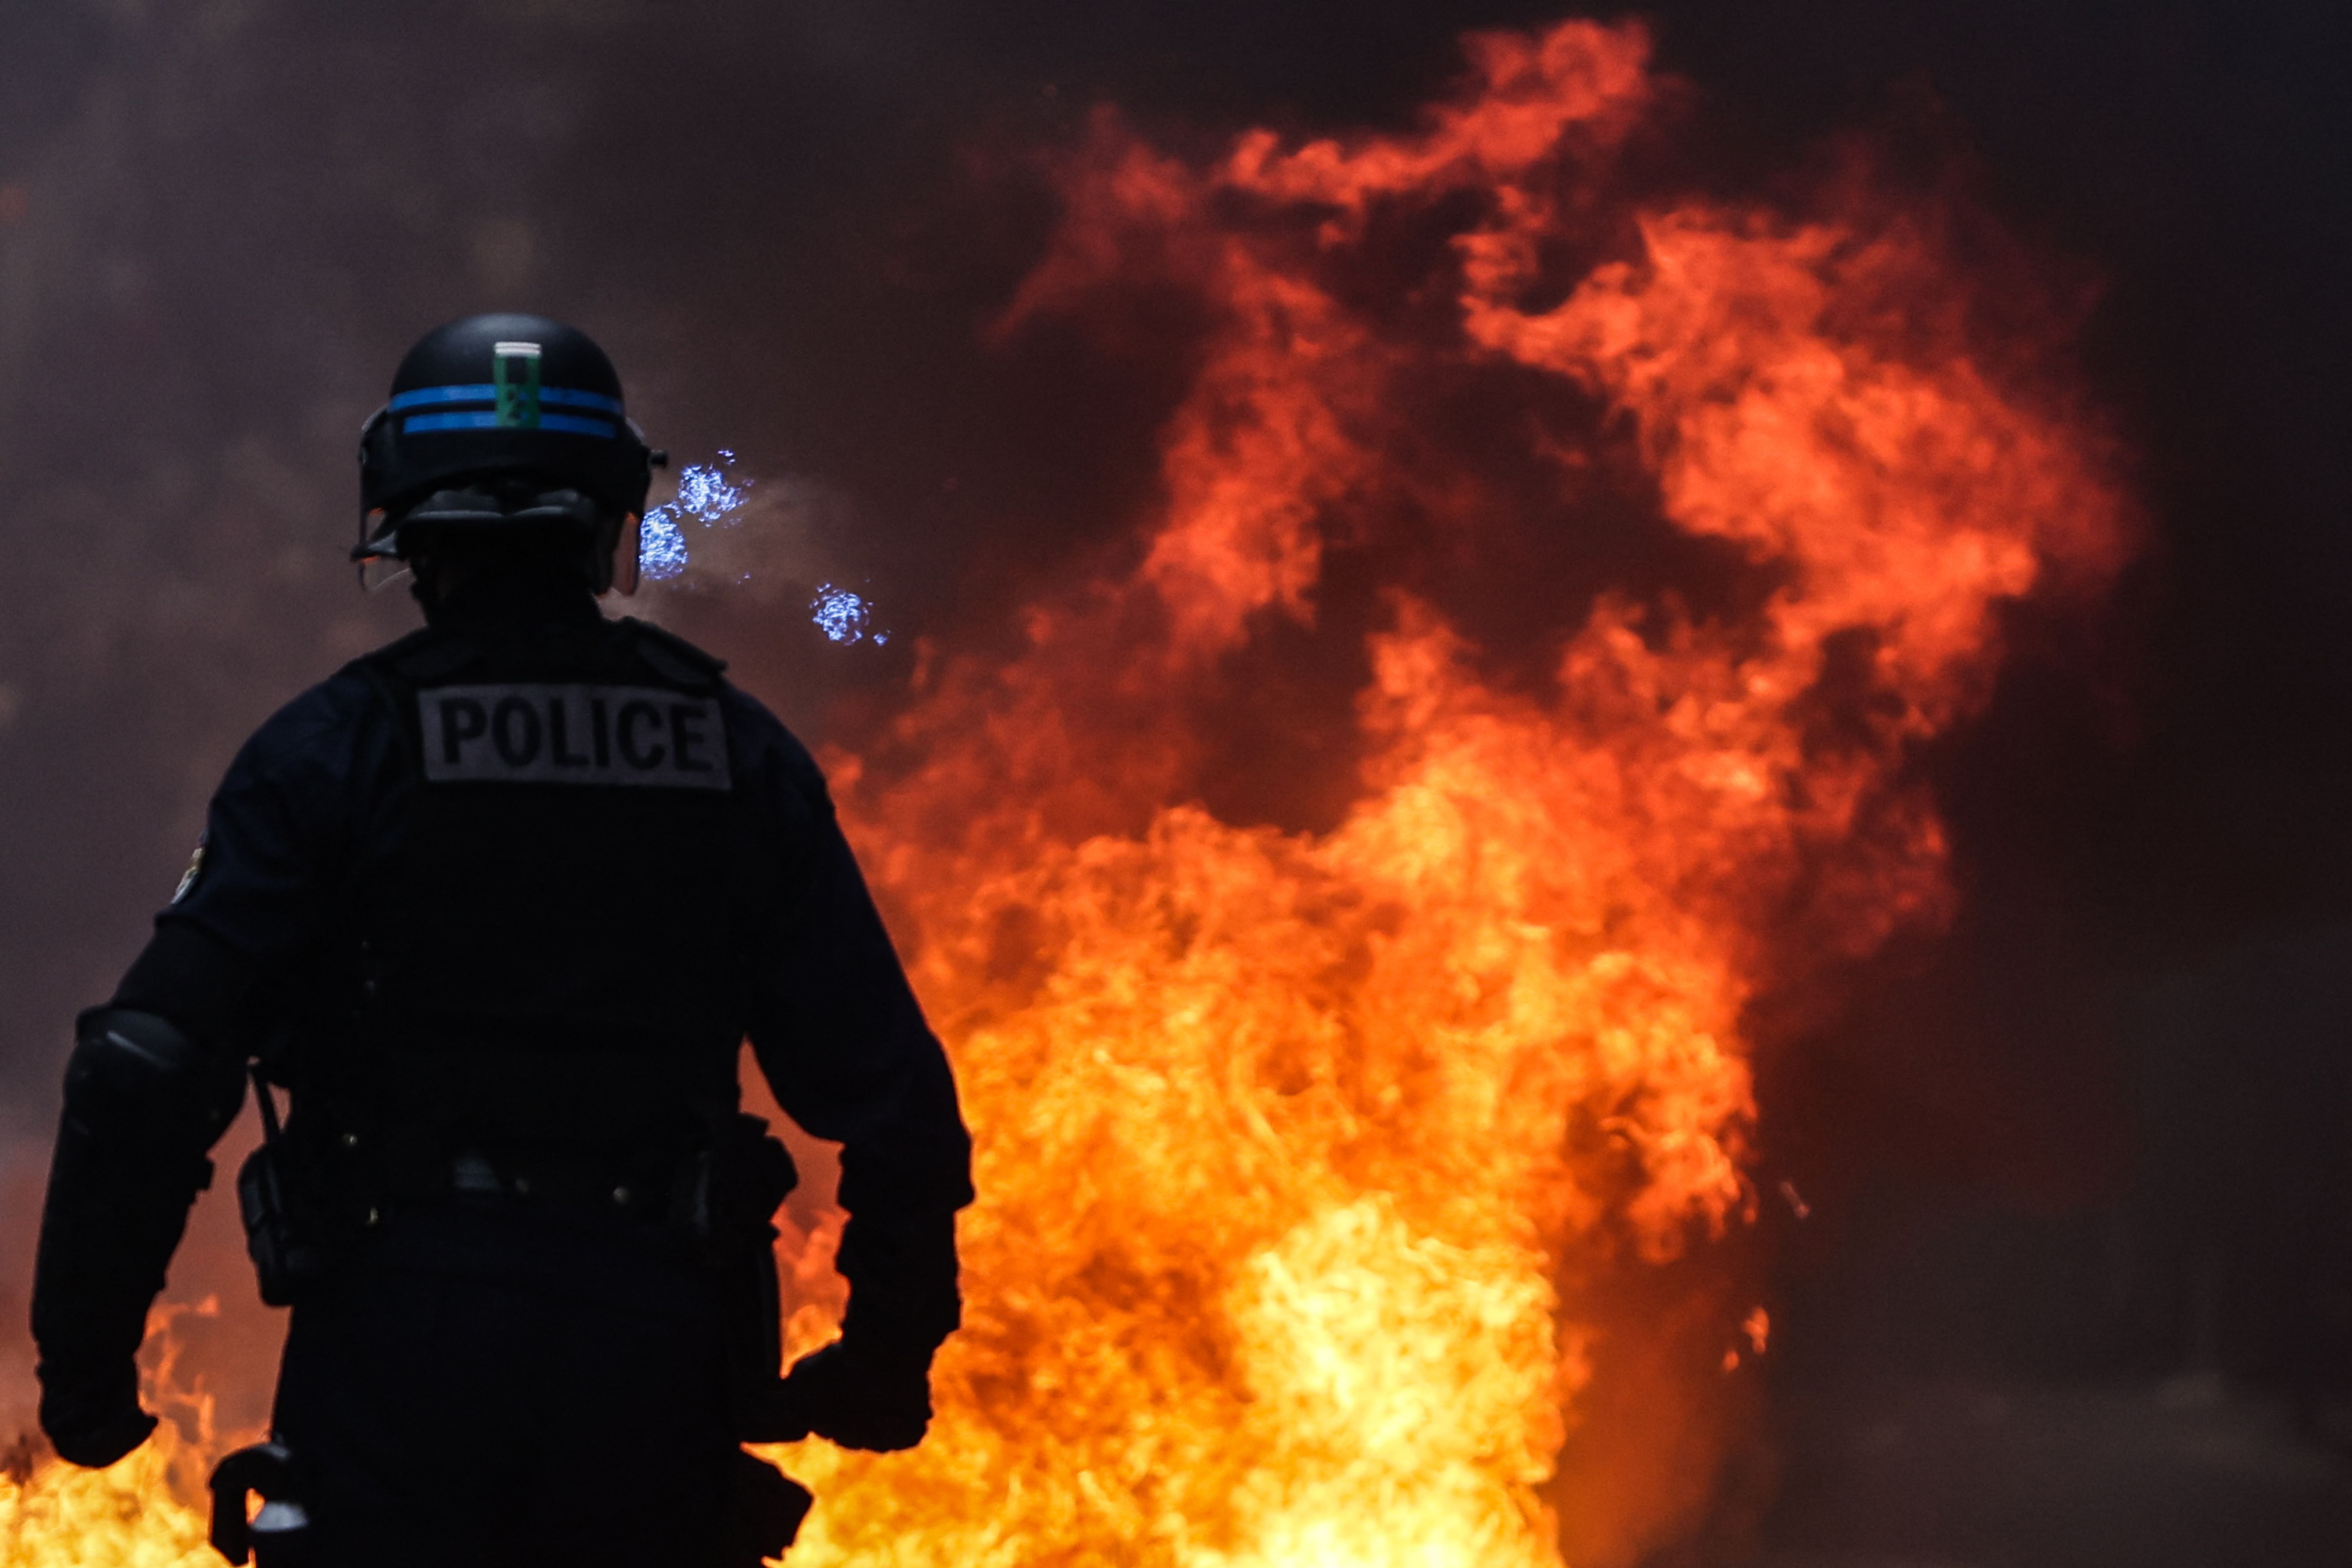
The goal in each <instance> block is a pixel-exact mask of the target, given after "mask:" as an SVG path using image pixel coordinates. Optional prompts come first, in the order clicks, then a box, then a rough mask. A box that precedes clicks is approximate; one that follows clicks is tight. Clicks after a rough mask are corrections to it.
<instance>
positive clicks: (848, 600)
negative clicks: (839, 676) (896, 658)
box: [809, 583, 890, 647]
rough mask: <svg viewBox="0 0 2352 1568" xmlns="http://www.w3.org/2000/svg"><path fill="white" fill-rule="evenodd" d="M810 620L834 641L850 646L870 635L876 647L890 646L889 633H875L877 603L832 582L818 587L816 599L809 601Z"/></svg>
mask: <svg viewBox="0 0 2352 1568" xmlns="http://www.w3.org/2000/svg"><path fill="white" fill-rule="evenodd" d="M809 619H811V620H812V621H814V622H815V623H816V624H817V627H818V629H820V630H821V631H823V632H824V635H825V636H826V637H828V638H829V639H831V640H832V641H834V642H837V643H841V644H844V645H847V644H849V643H854V642H859V641H863V640H864V639H865V638H866V637H868V636H869V635H870V636H871V637H873V639H874V644H875V646H876V647H883V646H885V645H887V643H888V642H889V640H890V634H889V633H888V632H887V631H880V632H877V631H873V630H872V626H873V624H874V601H873V600H871V599H868V598H866V596H865V595H862V594H857V593H855V592H853V591H851V590H850V589H847V588H837V587H835V586H834V585H833V584H830V583H820V584H817V590H816V597H815V598H814V599H811V600H810V601H809Z"/></svg>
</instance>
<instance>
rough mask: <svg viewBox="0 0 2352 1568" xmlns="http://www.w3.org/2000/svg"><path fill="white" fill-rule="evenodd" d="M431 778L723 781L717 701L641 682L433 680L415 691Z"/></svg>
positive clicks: (711, 784) (723, 738)
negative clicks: (489, 683) (511, 683)
mask: <svg viewBox="0 0 2352 1568" xmlns="http://www.w3.org/2000/svg"><path fill="white" fill-rule="evenodd" d="M416 708H417V719H418V720H419V721H420V725H421V728H422V731H423V733H422V735H421V737H420V738H421V739H422V740H423V741H424V742H425V777H426V778H427V779H429V780H431V781H432V782H434V783H435V784H455V783H459V782H471V781H488V782H494V783H499V784H649V785H652V786H655V787H656V788H664V789H727V788H729V787H730V783H729V780H728V776H727V729H726V725H725V723H724V721H722V720H721V719H720V717H719V702H718V700H717V699H715V698H710V697H686V696H681V695H680V694H679V693H677V692H675V691H664V690H661V689H657V688H654V687H646V686H564V685H518V686H440V687H435V688H433V689H430V690H426V691H420V692H418V693H417V695H416Z"/></svg>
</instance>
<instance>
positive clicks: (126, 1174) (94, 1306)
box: [33, 1007, 245, 1381]
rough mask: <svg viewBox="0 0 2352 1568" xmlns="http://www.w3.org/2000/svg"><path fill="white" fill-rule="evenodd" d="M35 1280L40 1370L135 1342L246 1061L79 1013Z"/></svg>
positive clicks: (125, 1017) (127, 1015)
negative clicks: (207, 1153)
mask: <svg viewBox="0 0 2352 1568" xmlns="http://www.w3.org/2000/svg"><path fill="white" fill-rule="evenodd" d="M76 1032H77V1034H78V1035H79V1040H78V1041H77V1042H76V1044H75V1046H74V1053H73V1058H72V1060H71V1062H70V1063H69V1064H68V1066H67V1068H66V1086H65V1114H64V1115H63V1116H62V1117H61V1118H60V1119H59V1121H58V1142H57V1149H56V1152H54V1154H53V1155H52V1156H51V1162H50V1165H49V1190H48V1197H47V1202H46V1203H45V1204H44V1205H43V1207H42V1213H41V1240H40V1247H39V1251H38V1256H37V1261H36V1263H35V1268H34V1279H33V1333H34V1337H35V1338H36V1339H37V1340H38V1341H39V1342H40V1345H41V1352H42V1362H43V1375H44V1379H45V1381H46V1380H47V1376H48V1373H49V1372H50V1371H51V1370H52V1369H53V1367H57V1368H62V1367H64V1366H67V1365H68V1364H71V1363H79V1364H82V1365H88V1364H89V1363H91V1362H92V1361H93V1360H96V1361H97V1362H99V1363H105V1362H106V1361H107V1360H108V1359H109V1358H112V1357H117V1356H127V1355H129V1354H131V1352H135V1351H136V1350H137V1349H138V1348H139V1341H140V1339H141V1337H142V1333H143V1331H144V1323H145V1319H146V1313H147V1307H148V1304H149V1303H150V1302H152V1300H154V1299H155V1294H156V1292H157V1291H159V1290H161V1289H163V1273H164V1269H165V1268H167V1267H168V1266H169V1265H170V1263H171V1259H172V1253H173V1250H174V1249H175V1248H176V1247H178V1246H179V1242H180V1235H181V1232H182V1231H183V1230H184V1228H185V1227H186V1225H187V1218H188V1206H189V1205H191V1204H193V1203H194V1201H195V1196H196V1194H197V1193H198V1192H200V1191H201V1190H203V1189H204V1187H205V1186H206V1185H207V1184H209V1183H210V1182H211V1179H212V1162H211V1161H209V1160H207V1159H206V1158H205V1152H206V1151H207V1150H209V1149H210V1148H211V1147H212V1145H213V1143H214V1142H215V1141H216V1140H217V1139H218V1138H219V1137H220V1135H221V1133H222V1132H223V1131H226V1128H227V1127H228V1124H229V1123H230V1122H231V1121H235V1120H236V1113H237V1110H238V1109H239V1108H240V1107H241V1106H242V1105H243V1104H244V1100H245V1068H244V1064H243V1063H241V1062H239V1061H236V1060H235V1059H233V1058H226V1057H223V1056H219V1055H217V1054H215V1053H214V1052H210V1051H207V1050H205V1048H204V1047H201V1046H200V1045H198V1044H197V1043H196V1042H195V1041H194V1040H192V1039H190V1038H189V1037H187V1036H186V1035H184V1034H183V1033H181V1031H180V1030H179V1029H178V1028H177V1027H176V1026H174V1025H173V1023H172V1022H171V1021H170V1020H169V1019H166V1018H163V1017H159V1016H156V1015H155V1014H152V1013H142V1012H137V1011H133V1010H131V1009H128V1008H121V1007H98V1008H92V1009H91V1010H90V1011H89V1012H87V1013H84V1014H83V1015H82V1016H81V1017H80V1018H79V1020H78V1026H77V1030H76Z"/></svg>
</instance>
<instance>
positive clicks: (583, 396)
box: [539, 386, 621, 415]
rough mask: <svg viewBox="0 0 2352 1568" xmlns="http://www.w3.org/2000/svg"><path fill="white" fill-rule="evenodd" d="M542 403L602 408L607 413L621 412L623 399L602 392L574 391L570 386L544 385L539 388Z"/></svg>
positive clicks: (616, 413) (615, 413)
mask: <svg viewBox="0 0 2352 1568" xmlns="http://www.w3.org/2000/svg"><path fill="white" fill-rule="evenodd" d="M539 400H540V401H541V403H561V404H564V405H567V406H570V407H572V408H601V409H603V410H604V412H605V413H607V414H612V415H618V414H619V413H620V412H621V400H620V399H619V398H617V397H607V396H605V395H604V394H603V393H601V392H574V391H572V388H570V387H568V386H542V387H541V388H540V389H539Z"/></svg>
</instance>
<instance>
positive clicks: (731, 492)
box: [677, 447, 751, 528]
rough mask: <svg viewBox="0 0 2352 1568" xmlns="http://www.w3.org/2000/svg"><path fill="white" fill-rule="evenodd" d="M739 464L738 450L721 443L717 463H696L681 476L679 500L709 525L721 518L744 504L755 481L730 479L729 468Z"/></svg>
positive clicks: (684, 507) (678, 490) (683, 508)
mask: <svg viewBox="0 0 2352 1568" xmlns="http://www.w3.org/2000/svg"><path fill="white" fill-rule="evenodd" d="M734 466H735V454H734V453H732V452H730V451H728V450H727V449H726V448H725V447H720V448H719V461H718V463H717V464H716V465H711V464H705V463H696V464H693V465H691V466H690V467H688V468H687V470H686V472H684V473H682V474H680V475H678V477H677V504H678V506H679V507H680V508H681V509H682V510H685V511H687V512H688V513H690V514H691V515H692V516H694V517H695V518H697V519H698V520H699V521H701V523H702V525H703V526H704V527H705V528H708V527H709V526H710V525H711V524H712V523H714V522H718V521H720V520H721V519H723V518H725V517H726V516H727V515H728V514H729V513H730V512H734V511H739V510H741V509H742V506H743V492H744V491H745V490H748V489H751V480H750V479H744V480H743V481H741V482H740V484H739V483H734V482H731V481H730V480H729V479H728V477H727V470H728V469H730V468H733V467H734Z"/></svg>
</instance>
